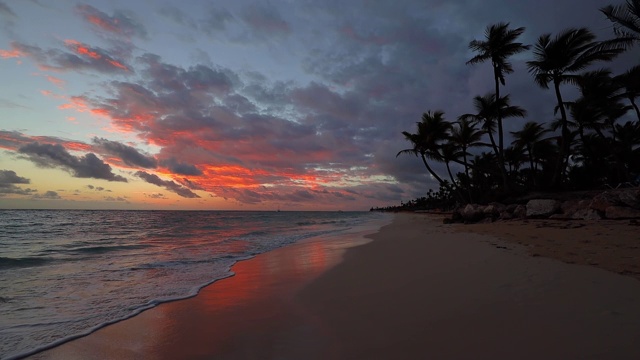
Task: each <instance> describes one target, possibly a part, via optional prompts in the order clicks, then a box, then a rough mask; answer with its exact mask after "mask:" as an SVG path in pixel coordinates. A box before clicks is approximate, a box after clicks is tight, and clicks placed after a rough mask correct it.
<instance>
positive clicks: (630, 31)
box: [600, 0, 640, 41]
mask: <svg viewBox="0 0 640 360" xmlns="http://www.w3.org/2000/svg"><path fill="white" fill-rule="evenodd" d="M600 11H601V12H602V13H603V14H604V15H605V16H606V17H607V19H609V20H610V21H611V22H613V31H614V33H615V34H616V35H618V36H619V37H626V38H632V39H635V40H636V41H640V0H627V1H626V6H625V5H617V6H613V5H608V6H605V7H603V8H602V9H600Z"/></svg>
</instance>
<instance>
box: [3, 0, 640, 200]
mask: <svg viewBox="0 0 640 360" xmlns="http://www.w3.org/2000/svg"><path fill="white" fill-rule="evenodd" d="M621 2H622V0H619V1H618V2H616V1H608V0H606V1H595V0H581V1H576V0H540V1H535V2H534V1H498V0H485V1H477V0H461V1H444V0H402V1H367V0H362V1H344V0H343V1H334V0H328V1H311V0H302V1H293V0H289V1H245V0H236V1H195V0H194V1H191V0H189V1H181V2H177V1H160V0H158V1H156V0H140V1H125V0H110V1H87V2H76V1H46V0H0V79H2V86H1V87H0V208H82V209H211V210H217V209H241V210H251V209H256V210H274V209H277V208H281V209H283V210H367V209H369V208H370V207H372V206H386V205H397V204H399V203H400V201H401V200H403V201H406V200H410V199H413V198H416V197H419V196H423V195H425V193H426V191H427V189H429V188H437V184H436V183H435V181H434V180H432V179H430V178H429V177H428V175H427V172H426V170H425V169H424V167H423V165H422V163H421V162H420V160H419V159H417V158H415V157H411V156H405V157H399V158H396V154H397V152H398V151H399V150H402V149H405V148H407V147H410V144H408V143H407V142H406V141H405V140H404V138H403V136H402V134H401V132H402V131H404V130H407V131H414V128H415V123H416V122H417V121H419V120H420V116H421V114H422V113H423V112H426V111H427V110H442V111H444V112H445V114H446V118H447V119H449V120H454V119H455V118H457V117H458V116H459V115H461V114H464V113H468V112H472V110H473V107H472V99H473V97H474V96H476V95H484V94H485V93H487V92H489V91H491V90H492V89H493V78H492V72H491V71H492V70H491V65H490V64H488V63H487V64H480V65H474V66H469V65H465V62H466V61H467V60H468V59H470V58H471V57H472V56H473V54H472V53H471V52H470V50H468V43H469V41H471V40H473V39H482V37H483V33H484V29H485V27H486V26H487V25H489V24H492V23H496V22H500V21H504V22H510V23H511V24H512V27H520V26H524V27H526V29H527V30H526V32H525V34H524V36H523V37H522V38H521V40H522V41H523V42H525V43H527V44H533V43H534V42H535V40H536V39H537V37H538V36H539V35H541V34H542V33H545V32H550V33H553V34H555V33H556V32H558V31H560V30H562V29H565V28H567V27H583V26H586V27H589V28H590V29H592V30H593V31H594V32H595V33H596V34H598V35H599V39H605V38H609V37H612V29H611V24H610V23H609V22H608V21H607V20H606V18H605V17H604V16H603V15H602V14H601V13H600V12H599V11H598V9H599V8H601V7H603V6H605V5H608V4H618V3H621ZM578 4H579V6H576V5H578ZM625 56H626V57H623V58H621V59H619V60H618V61H617V62H616V63H614V64H612V65H611V66H612V67H613V70H614V73H617V72H620V69H623V70H625V69H626V68H627V67H628V66H627V64H630V63H631V62H632V61H636V62H637V61H638V59H637V58H638V56H637V54H626V55H625ZM633 57H635V59H634V58H633ZM530 59H531V53H524V54H521V55H518V56H517V57H515V58H514V59H513V63H514V68H515V70H516V71H515V73H514V74H510V75H509V76H508V77H507V84H506V87H505V88H504V90H503V93H504V94H507V93H510V94H511V98H512V103H513V104H517V105H520V106H522V107H524V108H526V109H527V110H528V112H529V116H528V118H527V119H519V120H513V121H511V120H509V121H510V122H509V123H508V124H506V130H507V131H513V130H516V129H519V128H520V127H521V126H522V124H524V122H526V121H529V120H537V121H549V120H551V119H553V106H554V105H553V101H554V97H553V94H552V93H551V92H550V91H548V90H543V89H541V88H539V87H537V86H536V85H535V84H534V82H533V81H532V78H531V75H530V74H528V73H527V70H526V67H525V65H524V62H526V61H527V60H530ZM570 90H571V89H568V88H567V89H566V91H567V94H571V91H570ZM569 97H571V96H569ZM436 169H440V168H439V167H438V166H436Z"/></svg>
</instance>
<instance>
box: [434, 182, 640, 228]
mask: <svg viewBox="0 0 640 360" xmlns="http://www.w3.org/2000/svg"><path fill="white" fill-rule="evenodd" d="M511 219H557V220H601V219H610V220H626V219H632V220H637V219H640V188H637V187H636V188H629V189H612V190H607V191H603V192H596V193H594V192H583V193H558V194H532V195H530V196H529V197H528V198H521V199H516V200H515V201H514V202H512V203H509V204H503V203H490V204H486V205H483V204H466V205H465V206H462V207H460V208H458V209H456V210H454V211H453V213H452V215H451V217H450V218H446V219H444V222H445V223H456V222H462V223H477V222H493V221H496V220H511Z"/></svg>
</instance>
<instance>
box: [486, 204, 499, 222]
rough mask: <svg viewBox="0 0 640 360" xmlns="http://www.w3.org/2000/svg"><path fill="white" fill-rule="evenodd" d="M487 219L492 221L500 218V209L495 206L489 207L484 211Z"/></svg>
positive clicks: (490, 205)
mask: <svg viewBox="0 0 640 360" xmlns="http://www.w3.org/2000/svg"><path fill="white" fill-rule="evenodd" d="M482 212H483V213H484V216H485V217H489V218H492V219H496V218H498V216H500V209H499V208H498V206H496V205H495V204H489V205H487V206H486V207H485V208H484V210H483V211H482Z"/></svg>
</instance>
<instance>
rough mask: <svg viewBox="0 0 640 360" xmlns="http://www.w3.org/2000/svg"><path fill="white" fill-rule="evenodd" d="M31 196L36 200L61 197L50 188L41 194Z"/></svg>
mask: <svg viewBox="0 0 640 360" xmlns="http://www.w3.org/2000/svg"><path fill="white" fill-rule="evenodd" d="M31 198H32V199H36V200H60V199H62V197H61V196H60V195H58V193H57V192H55V191H51V190H49V191H47V192H45V193H44V194H42V195H40V194H36V195H33V196H32V197H31Z"/></svg>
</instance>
